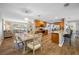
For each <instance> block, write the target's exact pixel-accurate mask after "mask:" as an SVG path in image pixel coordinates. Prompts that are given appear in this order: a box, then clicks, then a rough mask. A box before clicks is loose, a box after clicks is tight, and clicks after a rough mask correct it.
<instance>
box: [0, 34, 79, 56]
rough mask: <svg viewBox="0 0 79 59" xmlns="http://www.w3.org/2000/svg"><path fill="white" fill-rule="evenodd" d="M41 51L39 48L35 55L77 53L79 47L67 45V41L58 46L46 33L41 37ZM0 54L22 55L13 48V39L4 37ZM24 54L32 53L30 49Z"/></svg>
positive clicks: (78, 52)
mask: <svg viewBox="0 0 79 59" xmlns="http://www.w3.org/2000/svg"><path fill="white" fill-rule="evenodd" d="M42 44H43V46H42V52H40V49H38V50H37V51H36V55H78V54H79V48H75V47H72V46H69V44H68V43H64V45H63V47H59V46H58V44H56V43H52V42H51V40H50V38H49V36H48V35H46V36H44V37H43V39H42ZM0 55H22V50H20V51H18V50H16V49H15V48H13V39H12V38H6V39H4V41H3V43H2V45H1V46H0ZM25 55H32V51H31V50H30V51H29V52H28V53H26V54H25Z"/></svg>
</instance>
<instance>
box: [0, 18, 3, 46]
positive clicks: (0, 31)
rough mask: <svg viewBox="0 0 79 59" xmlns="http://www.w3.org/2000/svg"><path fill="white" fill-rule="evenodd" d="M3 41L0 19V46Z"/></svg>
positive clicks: (0, 21)
mask: <svg viewBox="0 0 79 59" xmlns="http://www.w3.org/2000/svg"><path fill="white" fill-rule="evenodd" d="M2 39H3V28H2V20H1V19H0V45H1V43H2Z"/></svg>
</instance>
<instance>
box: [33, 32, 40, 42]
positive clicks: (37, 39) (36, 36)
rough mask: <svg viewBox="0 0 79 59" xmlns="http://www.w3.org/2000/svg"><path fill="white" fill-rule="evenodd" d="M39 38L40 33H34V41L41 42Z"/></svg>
mask: <svg viewBox="0 0 79 59" xmlns="http://www.w3.org/2000/svg"><path fill="white" fill-rule="evenodd" d="M41 40H42V33H37V34H35V40H34V41H38V42H41Z"/></svg>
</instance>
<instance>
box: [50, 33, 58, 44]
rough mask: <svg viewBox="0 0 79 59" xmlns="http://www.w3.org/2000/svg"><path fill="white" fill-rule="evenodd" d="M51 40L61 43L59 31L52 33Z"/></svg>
mask: <svg viewBox="0 0 79 59" xmlns="http://www.w3.org/2000/svg"><path fill="white" fill-rule="evenodd" d="M51 41H52V42H53V43H59V34H58V33H52V34H51Z"/></svg>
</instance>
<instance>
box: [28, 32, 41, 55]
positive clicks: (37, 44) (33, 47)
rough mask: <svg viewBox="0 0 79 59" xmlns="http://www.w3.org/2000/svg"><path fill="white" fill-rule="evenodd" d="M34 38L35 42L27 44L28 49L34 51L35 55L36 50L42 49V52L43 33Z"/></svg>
mask: <svg viewBox="0 0 79 59" xmlns="http://www.w3.org/2000/svg"><path fill="white" fill-rule="evenodd" d="M34 37H35V38H34V39H33V41H31V42H28V43H27V47H28V48H30V49H31V50H33V54H35V50H37V49H39V48H41V51H42V33H38V34H35V35H34Z"/></svg>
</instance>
